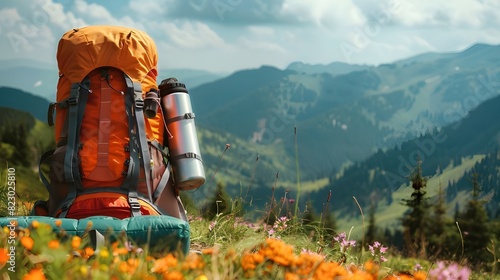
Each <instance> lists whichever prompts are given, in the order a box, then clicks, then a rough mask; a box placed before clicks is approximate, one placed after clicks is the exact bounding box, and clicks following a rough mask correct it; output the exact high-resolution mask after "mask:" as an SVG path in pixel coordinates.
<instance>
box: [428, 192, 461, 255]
mask: <svg viewBox="0 0 500 280" xmlns="http://www.w3.org/2000/svg"><path fill="white" fill-rule="evenodd" d="M432 209H433V213H432V215H431V218H430V220H432V227H428V231H427V240H428V241H429V245H428V248H429V255H431V256H433V257H435V258H436V257H447V258H452V257H453V255H456V253H457V252H456V250H455V249H456V248H458V244H460V236H459V234H458V232H457V228H456V225H455V223H454V222H453V220H452V219H451V217H449V216H447V215H446V193H445V191H444V189H443V188H442V187H441V186H440V188H439V193H438V196H437V200H436V202H435V204H434V205H433V207H432Z"/></svg>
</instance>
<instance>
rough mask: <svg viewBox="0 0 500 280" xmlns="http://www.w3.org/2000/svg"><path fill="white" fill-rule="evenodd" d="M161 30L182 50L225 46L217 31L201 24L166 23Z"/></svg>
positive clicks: (185, 22)
mask: <svg viewBox="0 0 500 280" xmlns="http://www.w3.org/2000/svg"><path fill="white" fill-rule="evenodd" d="M160 28H161V29H162V31H163V35H165V36H166V37H167V38H169V39H170V41H171V42H172V43H173V44H175V45H176V46H179V47H182V48H187V49H201V48H206V47H210V48H220V47H223V46H224V45H225V42H224V40H223V39H222V38H221V37H219V35H217V33H216V32H215V31H213V30H212V29H211V28H210V27H209V26H208V25H206V24H204V23H201V22H189V21H184V22H182V23H170V22H165V23H163V24H162V25H161V26H160Z"/></svg>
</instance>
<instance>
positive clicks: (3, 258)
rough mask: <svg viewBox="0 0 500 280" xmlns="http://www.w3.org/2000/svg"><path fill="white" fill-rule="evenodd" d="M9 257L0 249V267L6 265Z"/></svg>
mask: <svg viewBox="0 0 500 280" xmlns="http://www.w3.org/2000/svg"><path fill="white" fill-rule="evenodd" d="M8 260H9V255H8V252H7V250H5V248H0V267H1V266H3V265H4V264H6V263H7V261H8Z"/></svg>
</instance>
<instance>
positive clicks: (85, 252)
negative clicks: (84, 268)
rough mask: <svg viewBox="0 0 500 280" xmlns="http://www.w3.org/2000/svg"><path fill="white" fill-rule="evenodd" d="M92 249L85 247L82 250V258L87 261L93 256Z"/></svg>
mask: <svg viewBox="0 0 500 280" xmlns="http://www.w3.org/2000/svg"><path fill="white" fill-rule="evenodd" d="M94 253H95V252H94V249H92V248H90V247H85V249H84V250H83V256H84V257H85V258H86V259H88V258H90V257H92V256H93V255H94Z"/></svg>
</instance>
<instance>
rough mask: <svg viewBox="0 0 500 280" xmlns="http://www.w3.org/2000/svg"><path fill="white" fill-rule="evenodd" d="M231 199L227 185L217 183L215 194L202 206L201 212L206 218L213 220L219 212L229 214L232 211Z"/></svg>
mask: <svg viewBox="0 0 500 280" xmlns="http://www.w3.org/2000/svg"><path fill="white" fill-rule="evenodd" d="M230 203H231V199H230V197H229V196H228V194H227V193H226V190H225V185H224V184H222V183H220V182H219V183H217V189H216V191H215V193H214V195H213V196H212V197H211V198H210V199H208V201H207V202H206V203H205V204H204V205H203V206H202V208H201V213H202V215H203V217H204V218H205V219H208V220H213V219H214V218H215V217H216V216H217V215H218V214H227V213H228V212H229V211H231V207H230Z"/></svg>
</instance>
